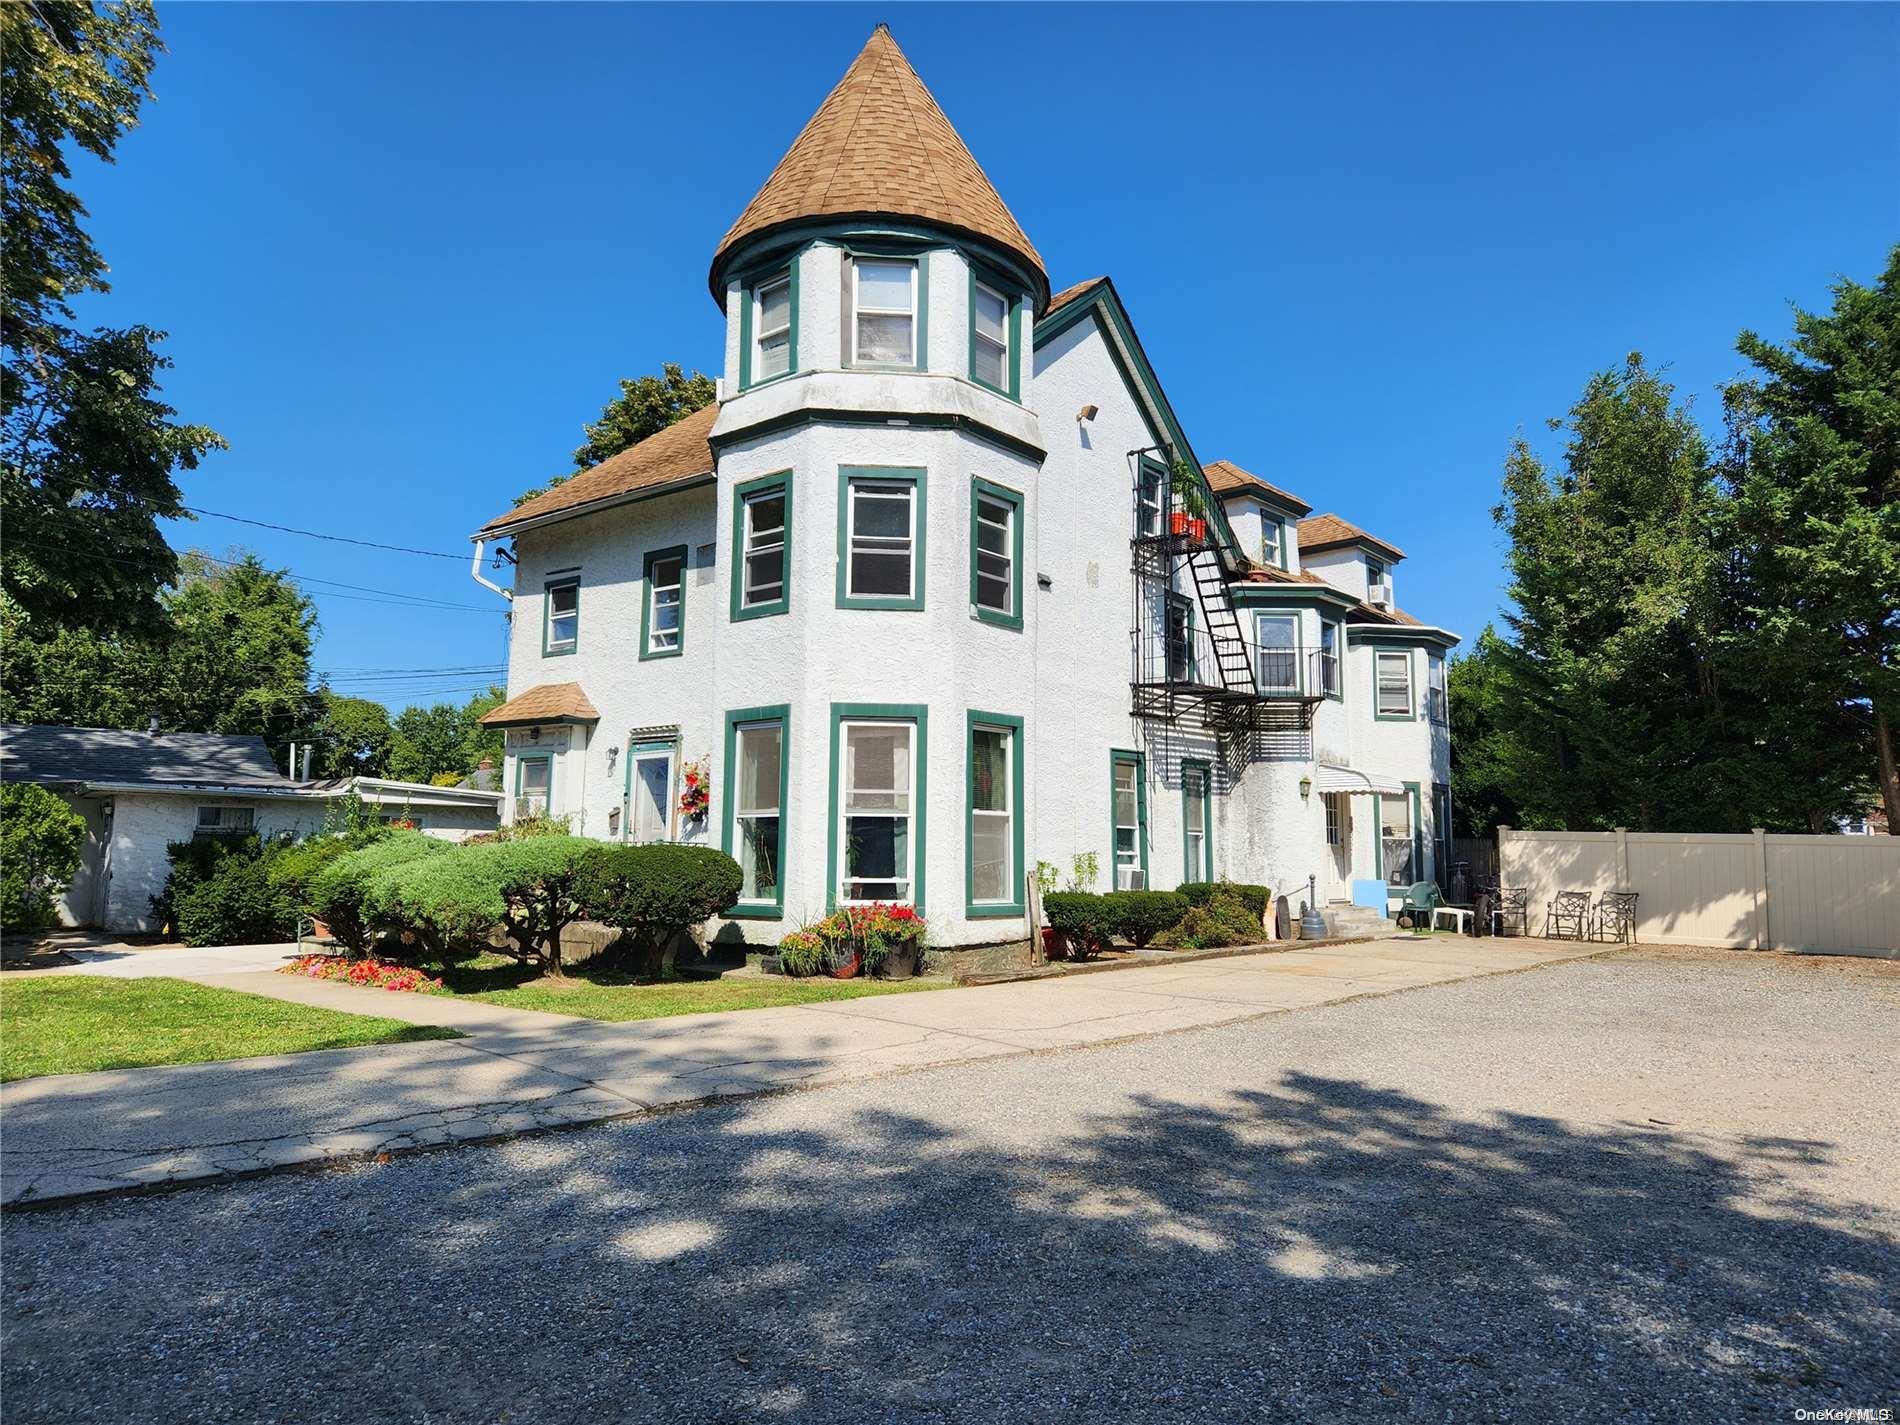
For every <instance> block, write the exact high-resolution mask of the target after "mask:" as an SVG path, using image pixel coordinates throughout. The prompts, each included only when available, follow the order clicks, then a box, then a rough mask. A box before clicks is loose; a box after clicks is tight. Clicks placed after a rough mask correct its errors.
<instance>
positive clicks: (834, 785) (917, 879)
mask: <svg viewBox="0 0 1900 1425" xmlns="http://www.w3.org/2000/svg"><path fill="white" fill-rule="evenodd" d="M856 720H871V721H883V722H910V723H914V724H916V729H917V730H916V733H915V736H916V739H917V754H916V758H915V761H916V764H917V785H916V787H915V789H914V791H915V797H914V800H913V803H912V806H911V813H910V820H911V828H910V829H911V843H912V848H911V856H912V860H913V862H914V865H915V868H916V874H915V875H913V876H912V878H911V883H910V903H911V905H912V907H913V908H914V909H915V910H916V912H917V914H918V915H920V916H923V917H924V918H925V919H926V920H928V919H929V916H928V914H927V913H926V912H925V910H924V868H925V867H926V866H927V865H928V864H929V862H928V859H927V856H926V852H927V851H928V850H929V846H928V844H927V841H926V837H925V834H924V833H925V830H926V828H927V826H928V825H929V815H928V812H929V806H930V795H929V793H930V709H929V708H928V707H926V706H925V705H924V704H923V703H833V704H832V705H831V770H830V785H831V790H830V797H829V803H828V805H829V810H828V813H827V816H826V820H825V913H826V914H827V915H828V914H830V913H831V912H832V911H834V910H836V909H837V908H838V834H839V833H838V804H839V803H838V795H839V782H838V757H839V753H840V751H841V750H842V747H843V728H844V724H845V723H847V722H852V721H856ZM780 884H781V885H782V884H783V878H781V880H780Z"/></svg>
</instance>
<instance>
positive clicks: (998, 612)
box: [970, 480, 1023, 628]
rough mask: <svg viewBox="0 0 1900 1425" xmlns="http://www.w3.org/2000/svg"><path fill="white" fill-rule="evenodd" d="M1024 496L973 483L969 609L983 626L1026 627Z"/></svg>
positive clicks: (978, 481) (978, 482)
mask: <svg viewBox="0 0 1900 1425" xmlns="http://www.w3.org/2000/svg"><path fill="white" fill-rule="evenodd" d="M1022 514H1023V497H1022V496H1021V495H1019V494H1017V493H1016V492H1015V491H1014V490H1008V489H1005V488H1004V487H1003V486H1001V485H992V484H990V483H989V481H987V480H972V481H971V482H970V607H971V609H972V610H973V611H974V612H975V614H976V616H977V617H978V618H980V619H982V620H983V621H984V622H985V623H995V624H1002V625H1003V626H1004V627H1006V628H1021V627H1022V626H1023V610H1022V588H1023V522H1022Z"/></svg>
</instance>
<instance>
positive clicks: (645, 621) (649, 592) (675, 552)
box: [640, 544, 686, 663]
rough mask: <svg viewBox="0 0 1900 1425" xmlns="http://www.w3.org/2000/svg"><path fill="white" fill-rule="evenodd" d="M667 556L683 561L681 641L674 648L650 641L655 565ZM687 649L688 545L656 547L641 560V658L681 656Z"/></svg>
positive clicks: (681, 568) (681, 567)
mask: <svg viewBox="0 0 1900 1425" xmlns="http://www.w3.org/2000/svg"><path fill="white" fill-rule="evenodd" d="M665 559H677V560H679V562H680V622H679V642H678V643H677V644H675V645H674V646H673V647H672V648H659V649H656V648H653V647H651V646H650V645H649V643H648V633H649V631H650V629H651V627H652V619H653V566H654V565H655V564H658V563H660V562H661V561H662V560H665ZM685 651H686V546H685V545H683V544H676V545H673V546H672V547H671V548H669V549H653V550H649V551H648V552H647V555H646V557H645V558H644V559H642V560H641V561H640V661H641V662H642V663H644V662H646V661H647V660H648V659H651V658H677V657H679V656H680V655H681V654H682V653H684V652H685Z"/></svg>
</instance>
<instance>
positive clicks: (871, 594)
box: [838, 466, 924, 609]
mask: <svg viewBox="0 0 1900 1425" xmlns="http://www.w3.org/2000/svg"><path fill="white" fill-rule="evenodd" d="M923 494H924V477H923V471H921V470H897V469H880V468H876V467H870V466H846V467H845V468H844V469H843V470H842V471H841V472H840V475H839V481H838V535H839V549H838V607H839V608H870V609H921V608H922V607H923V606H924V592H923V569H924V518H923V503H924V502H923Z"/></svg>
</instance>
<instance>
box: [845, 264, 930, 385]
mask: <svg viewBox="0 0 1900 1425" xmlns="http://www.w3.org/2000/svg"><path fill="white" fill-rule="evenodd" d="M851 315H852V320H851V361H852V364H853V365H865V366H915V365H917V364H918V361H917V264H916V263H915V262H913V261H909V260H904V259H898V258H888V257H859V258H854V259H853V260H852V263H851Z"/></svg>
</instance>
